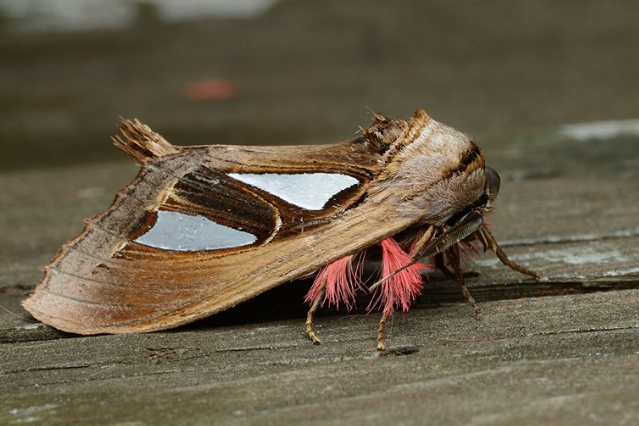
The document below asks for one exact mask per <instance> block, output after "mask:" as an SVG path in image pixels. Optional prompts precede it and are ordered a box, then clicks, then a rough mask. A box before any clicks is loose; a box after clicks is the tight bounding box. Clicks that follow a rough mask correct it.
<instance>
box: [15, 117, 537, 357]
mask: <svg viewBox="0 0 639 426" xmlns="http://www.w3.org/2000/svg"><path fill="white" fill-rule="evenodd" d="M120 130H121V132H122V137H115V138H114V142H115V143H116V145H117V146H118V147H119V148H120V149H122V150H123V151H125V152H127V153H128V154H129V155H131V156H132V157H133V158H135V159H136V161H138V162H139V163H140V164H141V165H142V168H141V170H140V172H139V173H138V176H137V177H136V178H135V180H133V182H131V183H130V184H129V185H128V186H126V187H125V188H123V189H122V190H121V191H120V192H119V193H118V194H117V196H116V198H115V200H114V202H113V204H112V205H111V207H109V209H108V210H107V211H105V212H104V213H102V214H100V215H98V216H96V217H95V218H93V219H91V220H89V221H88V222H87V224H86V226H85V229H84V231H83V232H82V233H81V234H80V235H79V236H77V237H76V238H74V239H73V240H71V241H69V242H68V243H66V244H65V245H64V246H63V247H62V248H61V249H60V251H59V252H58V254H57V255H56V257H55V258H54V259H53V261H52V262H51V263H50V265H48V266H47V267H46V268H45V273H44V277H43V279H42V281H41V282H40V283H39V284H38V285H37V287H36V289H35V291H34V293H33V294H32V295H31V296H30V297H29V298H28V299H26V300H25V301H24V302H23V304H24V306H25V308H26V309H27V310H29V311H30V312H31V313H32V314H33V316H34V317H36V318H37V319H39V320H41V321H42V322H44V323H47V324H49V325H52V326H54V327H56V328H59V329H61V330H64V331H68V332H73V333H79V334H96V333H130V332H145V331H153V330H161V329H167V328H172V327H176V326H179V325H182V324H186V323H189V322H192V321H195V320H197V319H199V318H203V317H206V316H209V315H212V314H215V313H217V312H220V311H222V310H225V309H228V308H230V307H232V306H235V305H237V304H239V303H241V302H243V301H245V300H247V299H250V298H252V297H255V296H256V295H258V294H260V293H263V292H265V291H267V290H268V289H271V288H273V287H275V286H278V285H280V284H282V283H284V282H287V281H290V280H293V279H296V278H300V277H304V276H307V275H308V274H310V273H313V272H314V271H318V270H320V269H321V272H320V273H319V274H318V275H317V277H318V278H320V277H321V279H320V280H319V281H318V279H317V278H316V283H315V284H314V285H313V287H312V288H311V291H310V292H309V296H307V300H308V301H309V303H311V310H310V311H309V314H308V317H307V322H306V330H307V334H308V335H309V337H311V338H313V340H314V341H315V342H319V338H318V337H317V335H316V334H315V333H314V331H313V328H312V321H313V314H314V313H315V311H316V310H317V308H318V307H320V306H321V305H322V304H324V303H325V302H327V301H328V303H334V304H339V303H340V302H344V303H345V304H346V305H347V306H350V301H349V300H344V299H343V298H350V297H353V294H354V293H355V292H356V291H360V290H361V289H362V287H363V286H362V285H361V283H353V282H351V281H353V280H359V278H358V277H355V278H354V275H357V274H359V272H357V273H355V274H354V273H353V270H351V269H348V268H350V266H349V265H350V263H351V259H354V258H355V257H357V258H358V259H359V260H362V259H363V258H364V252H363V250H364V249H366V248H368V247H371V246H374V245H377V244H379V245H380V247H381V249H382V250H381V251H382V265H383V268H382V269H383V271H387V273H386V275H389V274H390V273H391V272H393V271H395V273H394V274H393V277H392V278H390V279H388V280H387V282H385V284H384V286H383V288H382V291H381V292H380V293H379V294H378V296H376V299H375V298H374V300H378V301H379V306H380V307H382V308H383V309H384V316H383V319H382V322H381V323H380V327H379V330H378V348H380V349H383V348H384V342H383V325H384V323H385V320H386V318H387V317H388V316H389V315H391V314H392V312H393V310H395V309H397V308H401V309H404V310H406V309H408V306H410V303H412V301H413V300H414V298H415V297H416V296H417V295H418V294H419V293H420V292H421V288H422V282H421V277H420V275H419V271H420V270H421V268H422V266H423V265H419V264H415V262H414V261H413V258H415V257H421V256H423V255H425V254H428V255H433V254H435V255H436V257H442V256H446V257H447V258H448V262H449V263H450V262H451V261H452V265H450V266H451V267H452V268H453V271H454V273H455V275H456V276H458V277H459V276H461V277H462V278H461V281H460V286H463V275H460V272H459V271H460V266H459V260H458V258H457V259H455V258H454V254H455V252H454V251H449V250H451V248H456V245H457V244H458V243H459V242H460V241H461V240H464V239H469V238H473V235H474V236H475V237H476V238H478V239H480V241H481V242H482V243H483V244H484V245H485V247H488V248H490V249H491V250H493V251H495V253H497V255H498V256H499V258H500V259H502V261H503V262H504V263H506V264H507V265H508V266H510V267H513V268H514V269H517V268H519V269H517V270H519V271H520V272H523V273H529V274H532V273H530V271H528V270H526V269H524V268H521V267H519V266H518V265H516V264H514V263H512V262H510V261H508V260H507V258H506V256H505V254H504V253H503V251H502V250H501V249H500V248H499V247H498V246H497V243H496V242H495V241H494V238H492V235H491V234H490V232H489V231H488V230H487V228H485V227H484V226H483V225H481V220H482V218H483V215H484V214H485V213H486V212H488V211H489V210H490V203H491V202H492V201H493V200H494V197H495V196H496V192H497V189H498V184H499V181H498V175H497V174H496V173H494V172H493V171H492V170H489V169H487V168H486V166H485V162H484V158H483V156H482V155H481V153H480V151H479V148H477V145H476V144H475V143H474V142H472V141H471V140H470V139H469V138H467V137H466V136H465V135H463V134H462V133H460V132H458V131H456V130H454V129H452V128H450V127H447V126H444V125H442V124H440V123H437V122H436V121H434V120H432V119H431V118H430V117H428V115H426V113H425V112H423V111H421V110H418V111H417V112H416V114H415V117H414V118H413V119H412V120H410V121H404V120H388V119H386V118H385V117H383V116H381V115H379V114H376V115H375V116H374V121H373V125H372V126H371V127H370V128H368V129H365V130H363V131H362V133H361V136H359V137H357V138H355V139H354V140H351V141H346V142H342V143H338V144H335V145H322V146H305V147H248V146H225V145H209V146H200V147H174V146H172V145H171V144H170V143H168V142H167V141H166V140H164V139H163V138H162V137H161V136H160V135H158V134H156V133H154V132H153V131H152V130H151V129H150V128H148V127H147V126H145V125H143V124H141V123H139V122H138V121H127V120H123V121H122V125H121V127H120ZM478 221H480V222H478ZM478 223H479V225H480V227H479V228H478V227H477V224H478ZM398 234H401V235H404V237H406V236H408V237H409V238H408V239H407V240H405V238H404V239H402V240H401V242H400V244H398V243H396V242H395V241H394V240H393V237H394V236H398ZM418 235H421V236H422V237H421V239H419V238H418V237H417V236H418ZM412 238H417V240H418V241H416V242H415V243H414V244H413V243H412V240H411V239H412ZM411 244H413V249H414V250H416V251H411V247H410V246H411ZM415 247H418V248H417V249H415ZM409 252H410V253H411V254H413V258H411V256H410V255H409V254H408V253H409ZM355 255H357V256H355ZM504 259H505V260H504ZM444 260H445V259H444ZM507 262H509V263H507ZM443 263H444V261H442V262H440V264H443ZM442 267H444V266H442ZM326 268H328V269H326ZM444 268H445V267H444ZM358 271H359V270H358ZM345 277H346V278H345Z"/></svg>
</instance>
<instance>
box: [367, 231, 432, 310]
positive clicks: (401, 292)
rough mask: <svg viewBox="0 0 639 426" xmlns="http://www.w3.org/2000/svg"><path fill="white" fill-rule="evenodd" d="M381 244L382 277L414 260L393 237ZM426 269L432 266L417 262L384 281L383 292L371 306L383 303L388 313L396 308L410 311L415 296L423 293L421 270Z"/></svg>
mask: <svg viewBox="0 0 639 426" xmlns="http://www.w3.org/2000/svg"><path fill="white" fill-rule="evenodd" d="M379 245H380V247H381V248H382V277H386V276H388V275H390V274H392V273H393V272H395V271H396V270H398V269H400V268H402V267H404V266H406V265H407V264H409V263H411V262H412V261H413V259H412V258H411V257H410V256H409V255H408V253H406V252H405V251H404V250H402V248H401V247H400V246H399V244H397V242H396V241H395V240H394V239H392V238H387V239H385V240H384V241H382V242H381V243H380V244H379ZM424 269H430V268H429V267H428V266H427V265H425V264H423V263H415V264H414V265H411V266H409V267H408V268H406V269H404V270H403V271H401V272H399V273H397V274H396V275H394V276H392V277H391V278H389V279H387V280H386V281H384V282H383V283H382V285H381V294H380V295H379V296H378V297H377V298H375V299H373V301H371V304H370V305H369V308H373V307H375V306H376V305H383V306H384V314H386V315H391V314H392V313H393V312H394V311H395V309H396V308H401V309H402V310H403V311H408V310H409V309H410V305H411V304H412V303H413V301H414V300H415V298H416V297H417V296H419V295H420V294H421V293H422V288H423V287H424V283H423V279H422V273H421V271H422V270H424Z"/></svg>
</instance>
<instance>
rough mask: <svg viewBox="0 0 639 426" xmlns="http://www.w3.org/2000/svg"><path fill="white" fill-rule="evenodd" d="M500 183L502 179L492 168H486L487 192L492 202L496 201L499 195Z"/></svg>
mask: <svg viewBox="0 0 639 426" xmlns="http://www.w3.org/2000/svg"><path fill="white" fill-rule="evenodd" d="M500 182H501V178H500V177H499V174H498V173H497V172H496V171H494V170H493V169H491V168H490V167H486V190H487V192H488V198H489V199H490V201H491V202H493V201H495V198H497V194H499V183H500Z"/></svg>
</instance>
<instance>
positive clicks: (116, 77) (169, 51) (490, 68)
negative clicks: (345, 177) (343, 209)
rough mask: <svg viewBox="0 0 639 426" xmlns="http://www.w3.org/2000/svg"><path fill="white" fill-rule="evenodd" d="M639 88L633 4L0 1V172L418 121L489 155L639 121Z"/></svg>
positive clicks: (615, 0) (291, 140) (319, 139)
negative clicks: (143, 144)
mask: <svg viewBox="0 0 639 426" xmlns="http://www.w3.org/2000/svg"><path fill="white" fill-rule="evenodd" d="M638 76H639V2H638V1H637V0H607V1H600V0H465V1H464V0H425V1H411V0H396V1H393V2H390V1H384V0H324V1H305V0H280V1H278V0H226V1H224V0H217V1H213V0H182V1H170V0H144V1H142V0H117V1H116V0H56V1H51V0H0V144H1V145H0V146H1V151H0V152H1V154H0V171H11V170H16V169H25V168H39V167H42V166H66V165H72V164H77V163H85V162H96V161H110V160H116V159H117V160H126V161H130V160H128V159H127V158H126V156H125V155H124V154H122V153H120V152H119V151H118V150H116V149H114V148H113V146H112V145H111V143H110V141H109V136H110V135H112V134H114V133H115V131H116V125H117V119H118V116H119V115H122V116H124V117H129V118H132V117H137V118H139V119H140V120H142V121H143V122H145V123H146V124H148V125H150V126H151V127H152V128H153V129H154V130H156V131H158V132H160V133H161V134H162V135H163V136H164V137H165V138H167V139H168V140H169V141H170V142H171V143H173V144H177V145H198V144H211V143H224V144H226V143H230V144H246V145H258V144H269V145H270V144H277V145H279V144H310V143H332V142H336V141H338V140H342V139H346V138H350V137H352V136H354V135H355V132H356V131H357V130H358V128H359V126H367V125H368V123H369V122H370V113H369V109H370V110H374V111H376V112H381V113H383V114H386V115H387V116H389V117H397V118H408V117H410V116H411V115H412V112H413V111H414V110H415V109H416V108H424V109H426V111H427V112H428V113H429V114H430V115H431V116H433V117H434V118H435V119H437V120H439V121H442V122H445V123H447V124H450V125H451V126H453V127H456V128H458V129H460V130H462V131H464V132H466V133H469V134H470V135H472V136H473V137H475V138H476V139H477V140H478V141H479V144H480V146H483V145H482V139H486V140H490V139H491V138H495V137H504V136H507V135H517V134H522V133H526V132H536V131H539V130H540V129H552V128H556V127H557V126H560V125H563V124H566V123H582V122H593V121H597V122H598V121H602V120H630V119H636V118H639V80H638ZM624 123H625V124H624V125H625V126H626V127H628V128H629V129H631V130H632V129H633V128H634V127H633V126H636V127H637V128H639V124H637V122H636V121H625V122H624ZM613 127H614V125H613ZM633 145H634V142H633Z"/></svg>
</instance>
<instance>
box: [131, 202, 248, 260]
mask: <svg viewBox="0 0 639 426" xmlns="http://www.w3.org/2000/svg"><path fill="white" fill-rule="evenodd" d="M157 215H158V216H157V220H156V222H155V225H153V227H152V228H151V229H149V231H148V232H147V233H146V234H144V235H142V236H140V237H138V238H137V239H136V240H135V242H137V243H140V244H144V245H147V246H151V247H156V248H161V249H166V250H176V251H200V250H216V249H223V248H231V247H240V246H246V245H249V244H253V243H254V242H255V241H257V237H256V236H255V235H253V234H251V233H248V232H244V231H240V230H238V229H234V228H230V227H228V226H224V225H220V224H219V223H215V222H213V221H211V220H209V219H206V218H204V217H202V216H189V215H186V214H183V213H177V212H172V211H168V210H158V211H157Z"/></svg>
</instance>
